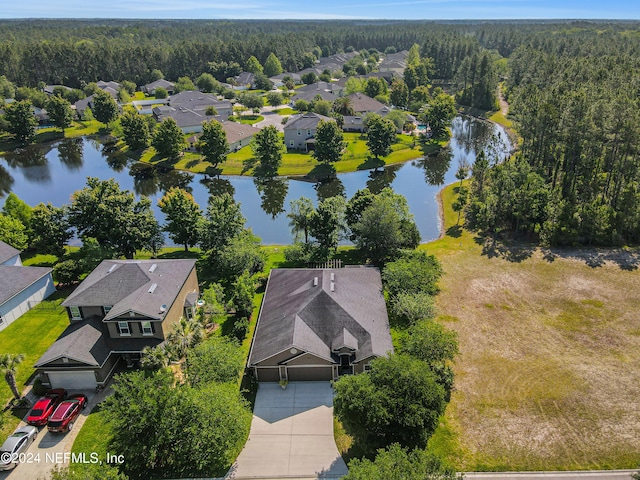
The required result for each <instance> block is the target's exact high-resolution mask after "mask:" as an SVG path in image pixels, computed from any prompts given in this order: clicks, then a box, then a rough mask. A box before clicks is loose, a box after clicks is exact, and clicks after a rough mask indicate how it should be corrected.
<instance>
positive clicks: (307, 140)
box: [284, 112, 335, 151]
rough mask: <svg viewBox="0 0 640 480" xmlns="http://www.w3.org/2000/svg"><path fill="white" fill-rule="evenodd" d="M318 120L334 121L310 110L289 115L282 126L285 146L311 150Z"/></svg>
mask: <svg viewBox="0 0 640 480" xmlns="http://www.w3.org/2000/svg"><path fill="white" fill-rule="evenodd" d="M320 120H324V121H325V122H328V121H335V120H334V119H333V118H329V117H325V116H324V115H320V114H318V113H311V112H309V113H304V114H301V115H295V116H293V117H291V119H290V120H289V121H288V122H287V123H286V124H285V126H284V143H285V145H286V146H287V148H291V149H294V150H304V151H309V150H312V149H313V144H314V143H315V135H316V129H317V128H318V124H319V123H320Z"/></svg>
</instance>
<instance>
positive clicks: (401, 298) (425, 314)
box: [391, 292, 436, 324]
mask: <svg viewBox="0 0 640 480" xmlns="http://www.w3.org/2000/svg"><path fill="white" fill-rule="evenodd" d="M391 311H392V312H393V314H394V315H395V316H396V317H397V318H399V319H402V320H404V321H405V322H407V323H409V324H413V323H415V322H417V321H418V320H428V319H431V318H433V317H434V316H435V312H436V308H435V304H434V301H433V295H430V294H428V293H426V292H413V293H405V292H400V293H398V295H396V297H394V298H393V300H392V302H391Z"/></svg>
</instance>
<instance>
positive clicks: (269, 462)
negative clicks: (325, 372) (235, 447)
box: [227, 382, 348, 479]
mask: <svg viewBox="0 0 640 480" xmlns="http://www.w3.org/2000/svg"><path fill="white" fill-rule="evenodd" d="M347 472H348V470H347V466H346V465H345V463H344V460H342V457H341V456H340V454H339V453H338V449H337V447H336V444H335V441H334V439H333V389H332V388H331V384H330V383H329V382H289V384H288V385H287V388H286V390H282V388H280V385H278V384H277V383H261V384H260V388H259V389H258V395H257V397H256V404H255V408H254V410H253V421H252V422H251V433H250V434H249V440H248V441H247V444H246V445H245V447H244V449H243V450H242V452H241V453H240V456H239V457H238V460H237V461H236V463H235V465H234V466H233V467H232V469H231V471H230V472H229V474H228V476H227V478H233V479H240V478H252V479H258V478H262V479H264V478H268V479H276V478H287V479H292V478H322V479H329V478H331V479H337V478H340V477H342V476H343V475H346V474H347Z"/></svg>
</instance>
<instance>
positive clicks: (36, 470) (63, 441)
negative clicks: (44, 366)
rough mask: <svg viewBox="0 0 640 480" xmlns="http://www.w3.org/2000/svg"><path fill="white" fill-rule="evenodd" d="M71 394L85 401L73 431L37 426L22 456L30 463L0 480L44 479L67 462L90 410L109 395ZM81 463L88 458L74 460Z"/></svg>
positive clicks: (1, 476)
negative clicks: (36, 430) (56, 431)
mask: <svg viewBox="0 0 640 480" xmlns="http://www.w3.org/2000/svg"><path fill="white" fill-rule="evenodd" d="M71 393H84V394H85V395H86V396H87V400H88V403H87V408H85V409H84V410H83V411H82V412H81V413H80V416H79V417H78V419H77V420H76V421H75V424H74V426H73V430H71V431H70V432H68V433H49V431H48V430H47V427H46V426H45V427H40V432H39V433H38V437H37V438H36V440H35V442H33V444H32V445H31V446H30V447H29V450H27V453H28V454H29V455H28V456H27V457H25V458H28V459H29V461H30V463H22V464H19V465H18V466H17V467H16V468H14V469H13V470H10V471H8V472H0V480H5V479H7V480H36V479H37V480H40V479H42V480H44V479H47V478H49V477H50V472H51V470H53V467H55V466H58V467H64V466H66V465H68V464H69V463H70V461H71V458H70V456H69V453H70V452H71V447H72V446H73V441H74V440H75V439H76V436H77V435H78V432H79V431H80V429H81V428H82V425H83V424H84V422H85V420H86V419H87V416H88V415H89V413H90V412H91V409H92V408H93V407H94V406H95V405H96V404H97V403H99V402H101V401H102V400H104V397H105V396H106V395H107V393H108V392H107V391H102V392H100V393H99V394H96V393H95V392H93V391H86V390H82V391H75V390H70V391H69V394H71ZM31 397H32V398H31ZM30 400H31V401H32V402H35V400H37V397H35V396H31V394H30ZM24 425H26V423H25V422H24V420H23V421H22V422H20V424H19V425H18V427H22V426H24ZM2 441H4V440H2ZM36 459H37V461H36ZM83 460H84V461H87V462H89V461H90V458H89V455H86V457H85V459H82V458H78V459H76V461H83ZM101 460H104V459H101Z"/></svg>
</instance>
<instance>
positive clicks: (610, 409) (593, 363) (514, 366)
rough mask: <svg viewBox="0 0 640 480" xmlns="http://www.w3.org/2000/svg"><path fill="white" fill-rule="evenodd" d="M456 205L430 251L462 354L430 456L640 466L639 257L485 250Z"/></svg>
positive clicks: (444, 311)
mask: <svg viewBox="0 0 640 480" xmlns="http://www.w3.org/2000/svg"><path fill="white" fill-rule="evenodd" d="M454 198H455V187H454V186H450V187H448V188H446V189H445V190H444V192H443V200H444V211H445V221H446V225H445V231H446V232H447V233H446V235H445V236H444V237H443V238H441V239H440V240H437V241H434V242H432V243H430V244H427V245H425V246H423V248H426V249H427V250H429V251H430V252H432V253H435V254H436V255H437V256H438V258H439V259H440V261H441V262H442V265H443V268H444V271H445V275H444V277H443V279H442V281H441V287H442V292H441V293H440V295H438V297H437V299H436V303H437V306H438V310H439V313H440V316H439V321H441V322H442V323H443V324H445V325H446V326H447V327H449V328H452V329H454V330H456V331H457V332H458V335H459V340H460V350H461V355H460V357H459V359H458V361H457V364H456V366H455V371H456V385H455V388H456V391H455V392H454V394H453V398H452V401H451V403H450V405H449V406H448V408H447V412H446V416H445V419H444V420H443V422H442V424H441V426H440V428H439V429H438V430H437V432H436V434H435V435H434V437H433V438H432V439H431V441H430V447H431V448H433V449H434V450H435V451H437V452H438V453H440V454H442V455H443V456H445V457H447V458H448V459H449V460H450V461H451V462H452V463H453V464H454V465H455V466H456V467H457V468H458V469H460V470H466V471H474V470H476V471H477V470H556V469H558V470H567V469H600V468H603V469H609V468H634V467H636V466H637V464H638V462H639V461H640V444H639V443H638V442H637V439H638V438H640V423H638V421H637V419H638V417H639V415H640V403H639V402H638V401H637V399H638V398H640V319H639V318H638V316H637V313H636V312H637V310H638V306H639V304H640V301H639V300H638V299H637V296H635V295H631V294H630V292H634V291H637V290H638V288H640V275H639V274H638V272H637V271H636V268H637V262H638V260H637V252H631V253H629V252H625V251H611V250H606V251H597V250H554V251H542V250H540V249H535V248H530V247H529V246H528V245H501V244H496V243H491V242H486V243H483V242H482V241H481V240H479V239H477V238H475V237H474V235H472V234H471V233H469V232H467V231H466V230H464V229H460V228H458V227H457V226H456V225H455V220H456V218H457V214H456V213H454V212H453V211H452V209H451V203H452V201H453V199H454ZM607 258H609V259H610V261H604V260H605V259H607ZM634 439H635V440H634Z"/></svg>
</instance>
